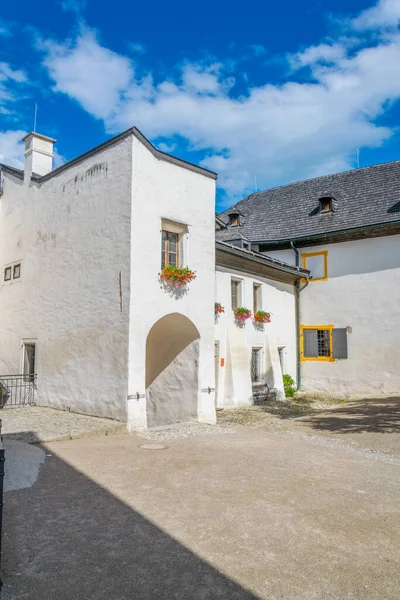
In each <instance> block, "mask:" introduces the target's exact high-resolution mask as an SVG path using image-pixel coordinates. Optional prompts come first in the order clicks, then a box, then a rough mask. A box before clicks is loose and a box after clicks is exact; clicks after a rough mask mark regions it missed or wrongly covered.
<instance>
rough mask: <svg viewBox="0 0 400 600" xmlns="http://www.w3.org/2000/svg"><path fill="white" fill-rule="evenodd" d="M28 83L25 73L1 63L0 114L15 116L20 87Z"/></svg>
mask: <svg viewBox="0 0 400 600" xmlns="http://www.w3.org/2000/svg"><path fill="white" fill-rule="evenodd" d="M26 83H27V77H26V75H25V73H24V72H23V71H21V70H19V69H17V70H15V69H13V68H12V67H11V66H10V65H9V64H8V63H6V62H0V114H3V115H12V114H13V109H14V104H15V103H16V102H17V100H18V97H19V96H18V92H19V90H20V86H21V84H26Z"/></svg>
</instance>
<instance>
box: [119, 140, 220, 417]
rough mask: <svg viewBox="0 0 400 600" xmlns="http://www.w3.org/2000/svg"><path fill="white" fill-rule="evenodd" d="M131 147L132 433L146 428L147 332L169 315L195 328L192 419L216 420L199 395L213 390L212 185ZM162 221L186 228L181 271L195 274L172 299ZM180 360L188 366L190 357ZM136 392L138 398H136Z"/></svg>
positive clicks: (210, 397)
mask: <svg viewBox="0 0 400 600" xmlns="http://www.w3.org/2000/svg"><path fill="white" fill-rule="evenodd" d="M132 144H133V150H132V156H133V158H132V160H133V180H132V238H131V240H132V241H131V281H132V293H131V301H130V343H129V396H132V398H131V399H130V400H129V408H128V410H129V424H130V428H135V427H146V426H147V425H148V423H147V414H146V399H145V397H144V396H145V394H146V383H145V379H146V377H145V373H146V364H145V363H146V339H147V335H148V333H149V331H150V329H151V327H152V326H153V325H154V324H155V323H156V322H157V321H158V320H159V319H161V318H162V317H163V316H165V315H168V314H170V313H179V314H181V315H184V316H185V317H187V318H188V319H190V321H192V323H193V324H194V325H195V327H196V328H197V329H198V332H199V334H200V356H199V377H198V406H197V417H198V419H199V420H201V421H207V422H215V408H214V393H211V394H209V393H208V392H202V391H201V390H202V389H206V388H208V387H210V388H214V353H213V352H214V269H215V243H214V242H215V240H214V236H215V232H214V203H215V180H214V179H211V178H209V177H206V176H204V175H202V174H199V173H195V172H193V171H190V170H188V169H185V168H183V167H181V166H178V165H175V164H171V163H168V162H165V161H161V160H159V159H157V158H155V157H154V156H153V154H152V153H151V152H150V151H149V150H148V149H147V148H146V147H145V146H144V145H142V144H141V143H140V142H139V141H138V140H137V139H136V138H133V141H132ZM162 219H169V220H171V221H173V222H179V223H183V224H185V225H186V226H187V228H188V236H187V239H186V243H185V257H184V263H185V264H184V266H188V267H189V268H191V269H193V270H195V271H197V278H196V280H194V281H193V282H191V283H190V284H189V285H188V286H187V294H185V295H183V296H182V297H177V296H175V295H169V294H168V293H167V291H166V290H165V289H164V288H163V287H162V285H160V282H159V280H158V273H159V271H160V267H161V229H162ZM185 356H186V358H187V359H188V361H189V362H190V356H191V355H190V353H189V352H188V353H186V355H185ZM189 362H188V364H189ZM136 394H139V395H140V396H141V397H140V398H139V399H137V396H136ZM153 396H154V394H153ZM153 401H154V398H152V402H153Z"/></svg>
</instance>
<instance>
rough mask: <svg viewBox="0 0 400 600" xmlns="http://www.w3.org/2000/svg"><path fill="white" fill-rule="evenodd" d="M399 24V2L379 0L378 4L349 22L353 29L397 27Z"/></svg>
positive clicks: (397, 0)
mask: <svg viewBox="0 0 400 600" xmlns="http://www.w3.org/2000/svg"><path fill="white" fill-rule="evenodd" d="M399 23H400V1H399V0H380V1H379V2H378V4H376V5H375V6H372V7H371V8H368V9H367V10H365V11H363V12H362V13H360V15H359V16H358V17H356V18H355V19H353V21H352V22H351V24H352V26H353V28H354V29H359V30H363V29H375V28H380V27H398V25H399Z"/></svg>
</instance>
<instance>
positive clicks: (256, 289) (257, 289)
mask: <svg viewBox="0 0 400 600" xmlns="http://www.w3.org/2000/svg"><path fill="white" fill-rule="evenodd" d="M258 310H261V286H260V285H258V284H254V285H253V312H255V313H256V312H257V311H258Z"/></svg>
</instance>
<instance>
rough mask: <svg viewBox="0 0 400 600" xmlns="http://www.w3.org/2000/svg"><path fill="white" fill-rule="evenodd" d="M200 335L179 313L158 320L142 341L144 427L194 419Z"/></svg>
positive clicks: (195, 413)
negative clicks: (145, 423) (144, 365)
mask: <svg viewBox="0 0 400 600" xmlns="http://www.w3.org/2000/svg"><path fill="white" fill-rule="evenodd" d="M199 357H200V334H199V332H198V330H197V328H196V327H195V326H194V324H193V323H192V321H190V319H188V318H187V317H185V316H184V315H181V314H179V313H171V314H169V315H166V316H165V317H162V318H161V319H160V320H159V321H157V322H156V323H155V324H154V325H153V327H152V328H151V329H150V331H149V334H148V336H147V340H146V400H147V402H146V411H147V426H148V427H156V426H160V425H169V424H171V423H179V422H181V421H188V420H189V419H191V418H195V417H196V416H197V405H198V391H199Z"/></svg>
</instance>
